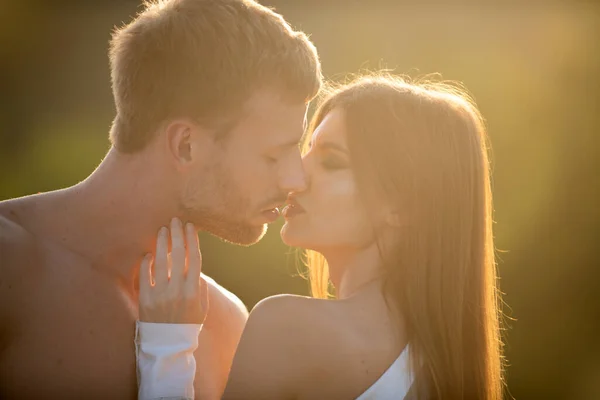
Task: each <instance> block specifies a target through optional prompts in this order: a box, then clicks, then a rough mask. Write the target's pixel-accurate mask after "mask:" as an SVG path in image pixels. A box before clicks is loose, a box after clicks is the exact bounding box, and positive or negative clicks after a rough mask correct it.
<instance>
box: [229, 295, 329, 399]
mask: <svg viewBox="0 0 600 400" xmlns="http://www.w3.org/2000/svg"><path fill="white" fill-rule="evenodd" d="M328 303H330V302H329V301H327V300H320V299H313V298H309V297H303V296H296V295H277V296H272V297H268V298H266V299H264V300H262V301H260V302H259V303H258V304H257V305H256V306H255V307H254V308H253V309H252V312H251V313H250V317H249V319H248V323H247V324H246V328H245V329H244V333H243V335H242V339H241V341H240V344H239V347H238V351H237V353H236V356H235V359H234V362H233V366H232V370H231V374H230V379H229V383H228V385H227V390H226V392H225V397H224V398H225V399H237V398H261V399H270V398H273V399H275V398H288V397H290V396H293V395H295V394H297V393H298V391H299V390H301V389H302V388H303V387H304V386H306V385H307V384H310V379H309V378H310V377H309V373H311V372H312V371H314V365H315V363H317V364H318V363H319V359H321V358H322V357H323V356H325V355H324V354H323V353H322V352H321V351H320V350H319V349H320V348H322V347H326V346H320V343H321V344H322V343H323V341H324V340H326V339H325V337H326V336H328V335H327V334H325V332H326V331H327V329H328V328H327V327H328V325H330V324H331V321H329V320H328V318H327V316H328V314H330V313H329V311H328V309H329V308H330V307H329V304H328Z"/></svg>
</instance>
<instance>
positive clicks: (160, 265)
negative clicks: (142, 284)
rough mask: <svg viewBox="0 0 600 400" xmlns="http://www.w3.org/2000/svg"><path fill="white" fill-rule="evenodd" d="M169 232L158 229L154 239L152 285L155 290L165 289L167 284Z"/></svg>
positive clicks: (165, 229) (164, 229)
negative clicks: (153, 284) (154, 251)
mask: <svg viewBox="0 0 600 400" xmlns="http://www.w3.org/2000/svg"><path fill="white" fill-rule="evenodd" d="M168 252H169V230H168V229H167V228H165V227H162V228H160V231H159V232H158V238H157V239H156V255H155V256H154V283H155V286H156V288H157V289H165V288H166V287H167V284H168V283H169V270H168V268H169V255H168Z"/></svg>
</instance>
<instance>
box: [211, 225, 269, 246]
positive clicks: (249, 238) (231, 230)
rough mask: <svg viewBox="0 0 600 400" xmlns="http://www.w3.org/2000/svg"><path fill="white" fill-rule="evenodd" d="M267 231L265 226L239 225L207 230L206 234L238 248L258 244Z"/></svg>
mask: <svg viewBox="0 0 600 400" xmlns="http://www.w3.org/2000/svg"><path fill="white" fill-rule="evenodd" d="M267 229H268V228H267V224H264V225H259V226H252V225H240V226H236V227H233V226H231V227H219V228H217V229H207V232H208V233H210V234H211V235H214V236H216V237H218V238H220V239H221V240H224V241H225V242H228V243H232V244H236V245H238V246H251V245H253V244H256V243H258V242H259V241H260V240H261V239H262V238H263V237H264V236H265V234H266V233H267Z"/></svg>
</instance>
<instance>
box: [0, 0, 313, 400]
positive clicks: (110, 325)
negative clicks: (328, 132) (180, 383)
mask: <svg viewBox="0 0 600 400" xmlns="http://www.w3.org/2000/svg"><path fill="white" fill-rule="evenodd" d="M110 63H111V72H112V74H111V77H112V86H113V92H114V98H115V104H116V110H117V113H116V117H115V119H114V123H113V125H112V128H111V132H110V140H111V143H112V146H111V149H110V151H109V152H108V154H107V155H106V157H105V159H104V160H103V161H102V163H101V164H100V166H99V167H98V168H97V169H96V170H95V171H94V172H93V173H92V174H91V175H90V176H89V177H88V178H87V179H85V180H84V181H83V182H81V183H79V184H77V185H75V186H73V187H69V188H66V189H62V190H57V191H53V192H49V193H43V194H39V195H33V196H27V197H23V198H18V199H12V200H8V201H4V202H1V203H0V304H2V305H3V306H2V308H1V309H0V321H1V322H0V397H2V398H7V399H11V398H18V399H30V398H31V399H41V398H43V399H54V398H61V399H71V398H72V399H83V398H85V399H95V398H98V399H127V398H131V399H133V398H136V396H137V386H136V360H135V348H134V326H135V321H136V320H137V319H138V289H137V285H136V282H138V273H139V266H140V263H141V261H142V257H143V255H144V254H145V253H147V252H151V251H152V250H153V249H154V248H155V245H156V237H157V232H158V231H159V228H161V227H163V226H169V223H170V221H171V218H172V217H179V219H180V220H181V221H183V222H184V223H185V222H191V223H193V224H194V226H195V228H196V229H199V230H205V231H208V232H211V233H213V234H215V235H217V236H219V237H221V238H223V239H225V240H228V241H230V242H233V243H238V244H244V245H249V244H252V243H255V242H256V241H258V240H260V238H261V237H262V235H263V234H264V232H265V229H266V225H265V224H266V223H268V222H271V221H273V220H274V219H275V218H276V217H277V215H278V213H277V210H276V207H277V206H278V205H280V204H281V203H283V201H284V199H285V196H286V194H287V193H288V192H290V191H294V190H302V189H303V187H304V186H305V185H306V182H305V180H304V174H303V171H302V167H301V158H300V153H299V149H298V146H297V144H298V141H299V140H300V137H301V135H302V133H303V124H304V123H305V119H306V108H307V103H308V102H309V101H310V100H311V99H312V98H313V97H314V96H315V95H316V93H317V91H318V90H319V87H320V84H321V72H320V64H319V61H318V57H317V54H316V50H315V48H314V46H313V45H312V44H311V43H310V42H309V40H308V39H307V38H306V36H305V35H304V34H302V33H300V32H294V31H293V30H292V29H291V28H290V27H289V25H288V24H287V23H286V22H285V21H284V20H283V18H281V16H279V15H278V14H276V13H274V12H273V11H271V10H269V9H267V8H265V7H263V6H261V5H259V4H257V3H255V2H254V1H252V0H171V1H161V2H155V3H148V4H146V7H145V9H144V10H143V11H142V12H141V13H140V14H139V15H138V16H137V17H136V18H135V20H133V21H132V22H131V23H130V24H128V25H126V26H125V27H123V28H122V29H119V30H117V31H116V32H115V34H114V36H113V38H112V41H111V48H110ZM205 280H206V281H207V282H208V293H209V294H208V297H209V302H210V309H209V312H208V316H207V317H206V320H205V322H204V328H203V329H202V331H201V333H200V336H199V338H198V340H199V345H198V349H197V351H196V353H195V357H196V363H197V369H196V371H197V374H196V377H195V385H196V397H197V398H214V397H218V396H219V395H220V393H222V390H223V388H224V386H225V382H226V378H227V373H228V370H229V367H230V364H231V360H232V357H233V353H234V351H235V347H236V345H237V342H238V340H239V337H240V335H241V330H242V328H243V324H244V322H245V319H246V318H247V311H246V309H245V307H244V306H243V304H242V303H241V302H240V301H239V300H238V299H237V298H236V297H235V296H233V295H232V294H231V293H229V292H227V291H226V290H225V289H223V288H222V287H220V286H218V285H217V284H216V283H214V281H212V280H210V279H209V278H206V277H205Z"/></svg>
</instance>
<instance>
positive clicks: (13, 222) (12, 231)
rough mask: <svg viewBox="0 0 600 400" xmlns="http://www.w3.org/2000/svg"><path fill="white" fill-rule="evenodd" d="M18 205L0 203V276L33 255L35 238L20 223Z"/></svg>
mask: <svg viewBox="0 0 600 400" xmlns="http://www.w3.org/2000/svg"><path fill="white" fill-rule="evenodd" d="M20 211H21V210H20V207H19V203H18V202H16V201H14V200H10V201H5V202H0V274H2V275H3V274H4V273H6V272H7V271H8V270H9V269H12V268H13V267H14V264H15V263H18V264H21V262H22V261H26V260H27V259H29V258H30V257H32V256H33V255H34V250H35V247H36V243H35V242H36V240H35V236H34V235H33V234H32V233H31V232H29V231H28V230H27V229H26V228H25V227H24V226H23V224H22V223H21V218H20V217H19V214H20Z"/></svg>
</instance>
